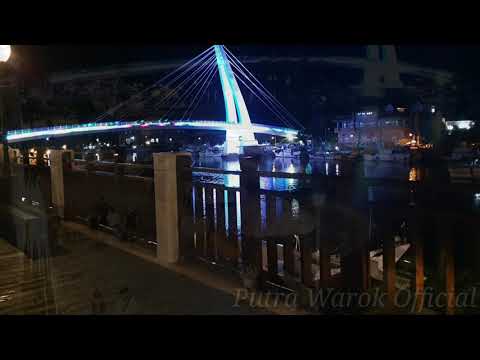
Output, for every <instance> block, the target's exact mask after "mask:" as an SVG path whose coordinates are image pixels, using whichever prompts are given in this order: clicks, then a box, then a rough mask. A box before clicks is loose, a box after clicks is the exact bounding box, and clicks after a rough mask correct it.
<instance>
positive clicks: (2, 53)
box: [0, 45, 12, 62]
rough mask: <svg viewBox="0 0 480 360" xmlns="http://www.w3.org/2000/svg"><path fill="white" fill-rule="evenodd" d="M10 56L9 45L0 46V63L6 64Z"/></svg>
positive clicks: (10, 49)
mask: <svg viewBox="0 0 480 360" xmlns="http://www.w3.org/2000/svg"><path fill="white" fill-rule="evenodd" d="M11 54H12V48H11V47H10V45H0V62H7V61H8V59H9V58H10V55H11Z"/></svg>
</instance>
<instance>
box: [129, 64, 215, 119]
mask: <svg viewBox="0 0 480 360" xmlns="http://www.w3.org/2000/svg"><path fill="white" fill-rule="evenodd" d="M210 56H211V57H212V56H213V55H210ZM212 61H213V57H212V59H209V60H206V61H205V58H204V59H203V60H201V63H200V61H199V62H197V63H196V65H198V64H200V65H199V66H197V67H196V69H195V71H193V72H191V70H193V67H191V68H189V69H188V70H187V71H185V72H183V73H182V74H181V75H179V76H177V77H176V78H175V79H174V81H177V80H179V79H181V78H183V77H184V76H185V75H186V74H187V73H189V72H191V73H190V75H189V76H188V77H186V78H185V79H183V80H182V81H181V82H180V83H178V84H176V85H175V87H174V88H173V89H169V90H168V91H167V93H166V94H165V95H163V96H162V98H161V99H159V100H156V104H154V105H153V106H154V110H153V111H158V109H159V108H160V106H162V105H164V104H165V103H166V102H167V101H168V100H170V99H171V98H172V97H174V95H175V94H177V93H178V92H179V90H180V89H182V88H183V87H184V86H185V85H186V84H187V83H188V81H190V80H191V79H192V78H193V77H194V76H195V75H196V74H197V73H198V72H199V71H201V70H202V69H203V68H204V67H205V66H208V64H209V63H211V62H212ZM196 65H195V66H196ZM172 84H173V82H172V81H170V82H169V84H168V85H167V86H170V85H172ZM127 113H128V110H124V112H123V113H120V117H122V116H125V115H126V114H127Z"/></svg>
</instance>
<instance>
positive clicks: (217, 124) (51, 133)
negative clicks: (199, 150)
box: [7, 121, 298, 143]
mask: <svg viewBox="0 0 480 360" xmlns="http://www.w3.org/2000/svg"><path fill="white" fill-rule="evenodd" d="M135 128H139V129H142V128H148V129H165V130H175V129H181V130H215V131H226V130H235V129H238V130H240V129H242V128H243V127H242V126H241V125H238V124H229V123H226V122H223V121H175V122H158V121H157V122H141V121H130V122H123V121H115V122H103V123H85V124H78V125H62V126H53V127H48V128H36V129H20V130H12V131H9V132H8V133H7V140H8V142H9V143H16V142H21V141H28V140H35V139H42V138H46V137H61V136H71V135H82V134H89V133H98V132H107V131H118V130H126V129H135ZM251 130H252V131H253V132H254V133H257V134H268V135H275V136H289V135H293V136H296V135H297V133H298V131H297V130H295V129H289V128H283V127H277V126H269V125H261V124H252V127H251Z"/></svg>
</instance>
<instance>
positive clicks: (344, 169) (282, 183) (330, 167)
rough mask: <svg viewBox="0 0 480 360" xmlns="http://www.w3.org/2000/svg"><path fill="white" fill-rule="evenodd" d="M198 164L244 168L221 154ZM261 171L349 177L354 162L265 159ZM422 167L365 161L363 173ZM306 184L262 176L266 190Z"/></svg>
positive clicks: (227, 181) (209, 178) (394, 173)
mask: <svg viewBox="0 0 480 360" xmlns="http://www.w3.org/2000/svg"><path fill="white" fill-rule="evenodd" d="M193 165H194V166H198V167H208V168H216V169H225V170H234V171H239V170H240V163H239V161H238V160H225V159H222V158H220V157H210V158H198V159H195V160H194V164H193ZM259 170H260V171H270V172H283V173H291V174H307V175H310V174H319V175H328V176H345V175H350V174H352V173H353V172H354V171H355V170H354V164H353V163H352V162H349V161H335V160H332V161H323V160H310V161H309V162H307V163H302V162H301V161H300V160H298V159H280V158H276V159H262V161H261V162H260V164H259ZM420 172H421V170H420V169H416V168H410V167H409V166H408V165H406V164H403V163H387V162H383V163H380V162H378V163H375V162H371V163H368V162H365V163H364V165H363V175H364V176H366V177H368V178H389V179H404V180H407V179H409V178H410V177H412V174H415V176H417V174H419V173H420ZM194 176H195V178H196V179H197V180H200V181H202V182H207V183H214V184H221V185H225V186H228V187H233V188H237V187H239V185H240V178H239V176H238V175H222V174H207V173H195V174H194ZM305 186H306V184H305V183H304V182H302V181H301V180H299V179H285V178H283V179H282V178H271V177H261V178H260V187H261V188H262V189H263V190H276V191H294V190H300V189H302V188H304V187H305Z"/></svg>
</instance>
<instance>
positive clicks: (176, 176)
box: [153, 153, 191, 263]
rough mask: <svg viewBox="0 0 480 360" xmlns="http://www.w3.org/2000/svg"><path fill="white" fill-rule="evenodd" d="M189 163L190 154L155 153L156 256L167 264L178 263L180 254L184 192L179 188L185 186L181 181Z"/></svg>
mask: <svg viewBox="0 0 480 360" xmlns="http://www.w3.org/2000/svg"><path fill="white" fill-rule="evenodd" d="M187 164H190V166H191V155H190V154H188V153H156V154H153V169H154V183H155V220H156V221H155V223H156V239H157V258H158V259H159V260H160V261H162V262H166V263H176V262H178V260H179V257H180V236H181V230H180V227H181V220H182V217H183V215H182V212H181V210H182V209H183V203H184V201H183V200H184V198H183V196H184V195H183V191H179V190H183V186H182V184H178V182H179V180H182V176H181V175H182V173H183V172H184V170H185V168H188V165H187ZM179 194H182V196H181V197H180V196H179ZM187 196H188V195H187ZM179 198H180V199H179ZM179 200H180V201H179ZM179 210H180V212H179ZM179 213H180V216H179Z"/></svg>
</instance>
